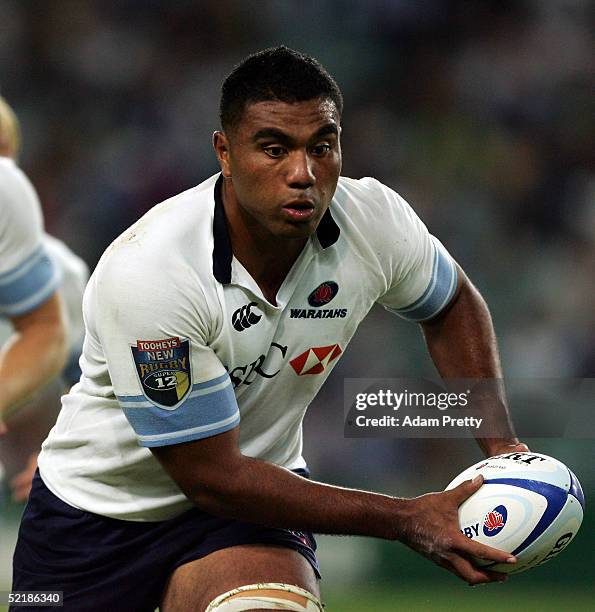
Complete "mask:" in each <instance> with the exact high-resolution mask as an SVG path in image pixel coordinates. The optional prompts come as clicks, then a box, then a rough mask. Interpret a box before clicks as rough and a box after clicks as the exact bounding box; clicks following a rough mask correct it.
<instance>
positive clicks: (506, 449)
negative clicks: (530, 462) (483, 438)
mask: <svg viewBox="0 0 595 612" xmlns="http://www.w3.org/2000/svg"><path fill="white" fill-rule="evenodd" d="M528 452H529V447H528V446H527V445H526V444H525V443H523V442H518V441H514V442H511V441H510V440H501V441H500V442H499V443H496V444H494V445H491V446H490V447H489V449H488V451H487V453H486V454H487V456H488V457H494V456H495V455H504V454H506V453H528Z"/></svg>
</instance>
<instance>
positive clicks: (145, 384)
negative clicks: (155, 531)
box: [39, 176, 457, 520]
mask: <svg viewBox="0 0 595 612" xmlns="http://www.w3.org/2000/svg"><path fill="white" fill-rule="evenodd" d="M456 281H457V278H456V269H455V266H454V263H453V261H452V260H451V258H450V256H449V255H448V253H447V252H446V251H445V249H444V247H443V246H442V245H441V244H440V243H439V242H438V241H437V240H436V239H434V238H433V237H432V236H430V234H429V233H428V231H427V229H426V227H425V226H424V225H423V223H422V222H421V221H420V220H419V219H418V217H417V216H416V215H415V213H414V212H413V210H412V209H411V208H410V207H409V205H408V204H407V203H406V202H405V201H404V200H403V199H402V198H401V197H399V196H398V195H397V194H396V193H395V192H393V191H392V190H391V189H389V188H388V187H385V186H384V185H382V184H381V183H379V182H378V181H376V180H374V179H370V178H366V179H362V180H352V179H348V178H341V179H340V180H339V184H338V187H337V191H336V193H335V196H334V198H333V201H332V203H331V206H330V209H329V211H327V213H326V214H325V215H324V217H323V218H322V220H321V222H320V225H319V227H318V229H317V231H316V233H315V234H313V235H312V236H311V237H310V239H309V240H308V242H307V244H306V246H305V247H304V249H303V251H302V253H301V254H300V256H299V258H298V259H297V261H296V262H295V264H294V266H293V267H292V269H291V270H290V272H289V274H288V275H287V278H286V279H285V281H284V283H283V284H282V286H281V288H280V289H279V292H278V294H277V304H276V305H272V304H270V303H269V302H268V301H267V300H266V299H265V298H264V296H263V294H262V292H261V290H260V289H259V287H258V286H257V284H256V283H255V281H254V280H253V279H252V278H251V277H250V275H249V274H248V272H247V271H246V270H245V268H244V267H243V266H242V265H241V263H240V262H239V261H237V260H236V259H235V258H234V257H233V254H232V251H231V247H230V241H229V235H228V231H227V225H226V220H225V214H224V209H223V204H222V200H221V179H220V178H219V179H218V177H217V176H214V177H211V178H210V179H208V180H206V181H205V182H203V183H202V184H200V185H198V186H197V187H195V188H193V189H190V190H188V191H185V192H183V193H181V194H179V195H178V196H176V197H174V198H171V199H170V200H167V201H165V202H163V203H162V204H160V205H158V206H156V207H155V208H153V209H152V210H151V211H149V212H148V213H147V214H146V215H145V216H144V217H142V218H141V219H140V221H138V222H137V223H136V224H135V225H133V226H132V227H131V228H130V229H129V230H128V231H126V232H125V233H124V234H122V235H121V236H120V237H119V238H118V239H117V240H116V241H115V242H114V243H113V244H112V245H111V246H110V247H109V248H108V249H107V251H106V252H105V253H104V255H103V257H102V258H101V260H100V262H99V264H98V266H97V268H96V270H95V272H94V273H93V275H92V277H91V280H90V281H89V284H88V286H87V290H86V292H85V297H84V303H83V310H84V315H85V323H86V330H87V333H86V337H85V342H84V347H83V355H82V358H81V367H82V371H83V374H82V377H81V381H80V383H78V384H77V385H75V386H74V387H73V389H72V391H71V393H70V394H69V395H67V396H64V398H63V407H62V411H61V413H60V416H59V418H58V421H57V423H56V426H55V427H54V428H53V429H52V431H51V432H50V435H49V437H48V439H47V440H46V441H45V443H44V445H43V450H42V453H41V455H40V458H39V466H40V470H41V475H42V477H43V480H44V481H45V483H46V485H47V486H48V487H49V488H50V490H52V491H53V492H54V493H55V494H56V495H57V496H58V497H60V498H61V499H63V500H64V501H66V502H67V503H69V504H71V505H73V506H75V507H78V508H81V509H84V510H88V511H91V512H95V513H97V514H102V515H106V516H111V517H114V518H120V519H128V520H163V519H167V518H170V517H172V516H175V515H176V514H179V513H180V512H182V511H185V510H187V509H189V508H190V507H192V504H191V502H190V501H189V500H188V499H187V498H186V497H185V496H184V495H183V494H182V493H181V491H180V490H179V488H178V487H177V485H176V484H175V483H174V482H173V480H172V479H171V478H170V477H169V475H168V474H167V473H166V472H165V470H164V469H163V468H162V467H161V465H160V464H159V463H158V461H157V460H156V459H155V458H154V457H153V455H152V453H151V451H150V450H149V448H148V447H152V446H161V445H167V444H177V443H180V442H186V441H190V440H198V439H200V438H205V437H208V436H213V435H216V434H218V433H221V432H224V431H227V430H229V429H231V428H233V427H236V426H237V425H240V446H241V451H242V452H243V453H244V454H245V455H249V456H252V457H258V458H261V459H264V460H267V461H271V462H273V463H276V464H278V465H281V466H284V467H287V468H290V469H294V468H297V467H302V466H304V465H305V462H304V459H303V458H302V456H301V451H302V419H303V417H304V413H305V411H306V408H307V406H308V405H309V404H310V402H311V401H312V399H313V398H314V396H315V395H316V393H317V392H318V390H319V389H320V387H321V385H322V384H323V383H324V381H325V379H326V377H327V376H328V375H329V373H330V371H331V370H332V368H333V367H334V365H335V364H336V363H337V360H338V358H339V357H340V355H341V353H342V352H343V351H344V350H345V348H346V346H347V344H348V343H349V341H350V339H351V337H352V336H353V334H354V333H355V330H356V329H357V326H358V324H359V323H360V321H361V320H362V319H363V318H364V317H365V315H366V313H367V312H368V311H369V310H370V308H371V307H372V305H373V304H374V303H375V302H379V303H380V304H382V305H383V306H385V307H387V308H389V309H390V310H392V311H394V312H396V313H397V314H401V315H402V316H404V317H406V318H409V319H412V320H414V321H421V320H424V319H428V318H431V317H432V316H434V315H436V314H437V313H438V312H440V310H442V309H443V308H444V307H445V306H446V304H448V302H449V301H450V299H451V298H452V296H453V294H454V291H455V287H456Z"/></svg>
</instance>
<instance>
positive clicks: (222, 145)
mask: <svg viewBox="0 0 595 612" xmlns="http://www.w3.org/2000/svg"><path fill="white" fill-rule="evenodd" d="M213 148H214V149H215V155H216V156H217V159H218V160H219V165H220V166H221V174H223V177H224V178H230V177H231V163H230V160H229V140H228V139H227V136H226V135H225V132H220V131H217V132H213Z"/></svg>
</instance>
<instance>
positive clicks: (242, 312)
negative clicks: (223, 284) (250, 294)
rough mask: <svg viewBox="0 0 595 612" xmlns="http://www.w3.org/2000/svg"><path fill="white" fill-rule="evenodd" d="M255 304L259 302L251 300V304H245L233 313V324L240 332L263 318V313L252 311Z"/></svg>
mask: <svg viewBox="0 0 595 612" xmlns="http://www.w3.org/2000/svg"><path fill="white" fill-rule="evenodd" d="M254 306H258V304H257V303H256V302H250V303H249V304H245V305H244V306H242V307H241V308H238V309H237V310H236V311H235V312H234V313H233V314H232V315H231V324H232V325H233V326H234V328H235V329H237V330H238V331H239V332H241V331H244V330H245V329H248V328H249V327H252V326H253V325H256V324H257V323H258V322H259V321H260V319H262V315H258V314H254V313H253V312H252V308H253V307H254Z"/></svg>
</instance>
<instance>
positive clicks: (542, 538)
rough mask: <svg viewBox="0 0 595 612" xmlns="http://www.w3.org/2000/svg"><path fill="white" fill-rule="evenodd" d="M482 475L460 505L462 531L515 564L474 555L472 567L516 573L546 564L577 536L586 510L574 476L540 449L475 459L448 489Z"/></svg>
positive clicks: (580, 489) (579, 486)
mask: <svg viewBox="0 0 595 612" xmlns="http://www.w3.org/2000/svg"><path fill="white" fill-rule="evenodd" d="M478 474H482V475H483V478H484V482H483V485H482V486H481V487H480V488H479V490H478V491H476V492H475V493H474V494H473V495H472V496H471V497H469V499H467V500H465V501H464V502H463V503H462V504H461V506H459V525H460V528H461V531H462V532H463V533H464V534H465V535H466V536H467V537H468V538H471V539H472V540H475V541H477V542H481V543H482V544H487V545H488V546H492V547H493V548H498V549H500V550H504V551H506V552H509V553H512V554H513V555H514V556H515V557H516V558H517V562H516V563H515V564H512V565H511V564H506V563H499V564H496V563H494V562H493V561H486V560H481V559H477V560H476V562H477V565H478V566H482V567H489V568H490V569H491V570H494V571H497V572H504V573H507V574H517V573H519V572H524V571H526V570H528V569H530V568H532V567H535V566H537V565H540V564H542V563H545V562H547V561H549V560H550V559H552V558H553V557H555V556H556V555H558V554H559V553H560V552H562V550H564V549H565V548H566V547H567V546H568V544H570V542H572V540H573V539H574V537H575V536H576V534H577V532H578V530H579V527H580V526H581V523H582V522H583V512H584V509H585V498H584V495H583V491H582V488H581V485H580V483H579V481H578V479H577V477H576V476H575V475H574V474H573V473H572V472H571V471H570V470H569V469H568V468H567V467H566V466H565V465H564V464H563V463H562V462H560V461H558V460H557V459H554V458H552V457H548V456H547V455H542V454H540V453H530V452H529V453H508V454H505V455H498V456H496V457H490V458H489V459H485V460H484V461H480V462H478V463H476V464H475V465H472V466H471V467H470V468H467V469H466V470H465V471H464V472H462V473H461V474H459V475H458V476H457V477H456V478H455V479H454V480H453V481H452V482H451V483H450V484H449V485H448V486H447V487H446V490H448V489H452V488H454V487H456V486H457V485H459V484H461V483H462V482H463V481H465V480H469V479H471V478H474V477H475V476H477V475H478Z"/></svg>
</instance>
